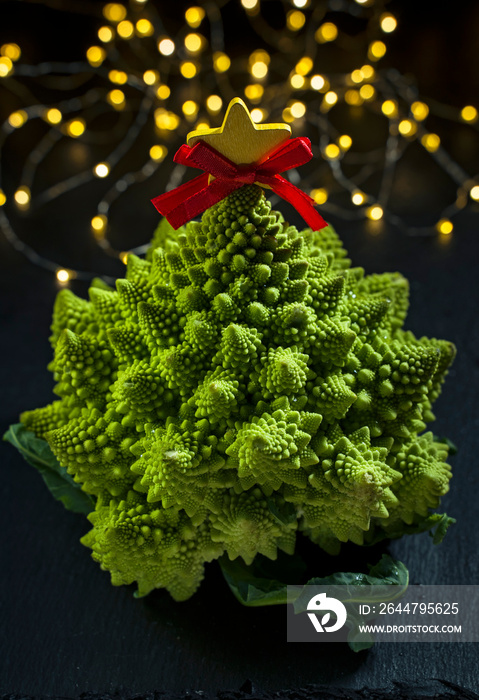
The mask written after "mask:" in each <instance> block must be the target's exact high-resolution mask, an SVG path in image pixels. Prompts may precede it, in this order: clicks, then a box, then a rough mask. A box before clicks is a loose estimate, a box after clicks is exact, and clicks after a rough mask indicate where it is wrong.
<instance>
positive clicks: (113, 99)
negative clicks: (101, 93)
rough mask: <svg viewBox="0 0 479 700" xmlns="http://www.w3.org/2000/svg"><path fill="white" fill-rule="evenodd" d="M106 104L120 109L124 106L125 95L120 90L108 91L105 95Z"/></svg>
mask: <svg viewBox="0 0 479 700" xmlns="http://www.w3.org/2000/svg"><path fill="white" fill-rule="evenodd" d="M107 100H108V102H109V103H110V104H111V105H113V107H120V106H123V105H124V104H125V93H124V92H123V91H122V90H118V89H117V88H116V89H115V90H110V92H109V93H108V95H107Z"/></svg>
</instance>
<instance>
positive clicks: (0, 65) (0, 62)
mask: <svg viewBox="0 0 479 700" xmlns="http://www.w3.org/2000/svg"><path fill="white" fill-rule="evenodd" d="M12 71H13V63H12V60H11V59H10V58H8V56H0V78H6V77H7V75H10V73H11V72H12Z"/></svg>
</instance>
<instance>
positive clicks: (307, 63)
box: [295, 56, 314, 75]
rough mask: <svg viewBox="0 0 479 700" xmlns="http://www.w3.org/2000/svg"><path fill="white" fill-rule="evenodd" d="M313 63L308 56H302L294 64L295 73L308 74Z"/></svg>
mask: <svg viewBox="0 0 479 700" xmlns="http://www.w3.org/2000/svg"><path fill="white" fill-rule="evenodd" d="M313 65H314V64H313V60H312V59H311V58H310V57H309V56H303V58H302V59H301V60H300V61H298V63H297V64H296V68H295V70H296V73H299V75H308V73H309V71H310V70H311V69H312V67H313Z"/></svg>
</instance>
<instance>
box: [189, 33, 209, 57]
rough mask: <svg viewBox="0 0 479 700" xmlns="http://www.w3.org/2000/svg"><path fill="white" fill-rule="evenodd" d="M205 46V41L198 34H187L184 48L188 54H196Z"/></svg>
mask: <svg viewBox="0 0 479 700" xmlns="http://www.w3.org/2000/svg"><path fill="white" fill-rule="evenodd" d="M204 45H205V40H204V38H203V37H202V36H201V35H200V34H195V33H193V34H187V35H186V36H185V48H186V50H187V51H189V52H190V53H198V52H199V51H201V49H202V48H203V47H204Z"/></svg>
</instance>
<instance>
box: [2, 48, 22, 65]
mask: <svg viewBox="0 0 479 700" xmlns="http://www.w3.org/2000/svg"><path fill="white" fill-rule="evenodd" d="M21 55H22V52H21V49H20V47H19V45H18V44H3V46H1V47H0V56H6V57H7V58H9V59H10V60H11V61H18V59H19V58H20V56H21Z"/></svg>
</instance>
